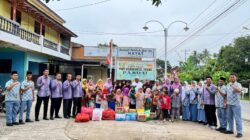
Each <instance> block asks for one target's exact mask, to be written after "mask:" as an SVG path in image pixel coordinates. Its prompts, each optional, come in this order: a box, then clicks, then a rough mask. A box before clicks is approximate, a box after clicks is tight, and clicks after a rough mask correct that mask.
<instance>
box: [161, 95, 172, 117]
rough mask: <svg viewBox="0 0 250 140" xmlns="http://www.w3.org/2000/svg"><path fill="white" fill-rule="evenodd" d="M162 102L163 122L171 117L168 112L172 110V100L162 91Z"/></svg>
mask: <svg viewBox="0 0 250 140" xmlns="http://www.w3.org/2000/svg"><path fill="white" fill-rule="evenodd" d="M160 102H161V109H162V117H163V121H166V120H167V118H168V116H169V114H168V112H169V110H170V108H171V98H170V97H169V96H168V93H167V91H161V99H160Z"/></svg>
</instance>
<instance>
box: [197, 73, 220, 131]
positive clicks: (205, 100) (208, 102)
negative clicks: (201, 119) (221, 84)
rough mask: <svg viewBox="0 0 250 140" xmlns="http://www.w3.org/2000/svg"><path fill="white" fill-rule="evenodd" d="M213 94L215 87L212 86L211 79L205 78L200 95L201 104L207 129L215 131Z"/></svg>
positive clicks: (215, 120)
mask: <svg viewBox="0 0 250 140" xmlns="http://www.w3.org/2000/svg"><path fill="white" fill-rule="evenodd" d="M215 93H216V87H215V85H214V84H212V77H211V76H207V77H206V85H205V86H204V88H203V90H202V94H201V98H202V104H204V109H205V114H206V118H207V123H208V125H207V126H208V127H210V128H211V129H215V128H216V126H217V119H216V114H215V111H216V107H215Z"/></svg>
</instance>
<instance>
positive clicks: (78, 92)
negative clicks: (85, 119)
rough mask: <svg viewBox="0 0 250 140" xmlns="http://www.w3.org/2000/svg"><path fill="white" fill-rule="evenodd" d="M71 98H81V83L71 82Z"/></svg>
mask: <svg viewBox="0 0 250 140" xmlns="http://www.w3.org/2000/svg"><path fill="white" fill-rule="evenodd" d="M72 86H73V91H74V92H73V97H74V98H79V97H82V96H83V91H82V84H81V81H77V80H74V81H73V84H72Z"/></svg>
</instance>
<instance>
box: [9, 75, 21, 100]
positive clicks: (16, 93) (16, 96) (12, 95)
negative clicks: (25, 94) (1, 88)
mask: <svg viewBox="0 0 250 140" xmlns="http://www.w3.org/2000/svg"><path fill="white" fill-rule="evenodd" d="M15 82H18V81H14V80H12V79H11V80H9V81H8V82H7V83H6V84H5V88H7V87H9V86H11V85H12V84H14V83H15ZM20 87H21V85H20V83H19V82H18V84H17V85H15V86H14V87H13V88H12V89H11V90H7V94H6V95H5V101H20Z"/></svg>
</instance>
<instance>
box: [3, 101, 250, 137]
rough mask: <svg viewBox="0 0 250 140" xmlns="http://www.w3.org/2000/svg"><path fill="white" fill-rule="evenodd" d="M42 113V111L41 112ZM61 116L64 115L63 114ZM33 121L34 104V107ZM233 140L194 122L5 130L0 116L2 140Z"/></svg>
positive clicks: (47, 124)
mask: <svg viewBox="0 0 250 140" xmlns="http://www.w3.org/2000/svg"><path fill="white" fill-rule="evenodd" d="M41 113H42V110H41ZM61 114H62V112H61ZM32 118H33V119H34V105H33V107H32ZM249 130H250V122H249V121H244V137H243V138H242V139H241V140H250V131H249ZM33 139H36V140H70V139H73V140H75V139H79V140H117V139H119V140H166V139H168V140H234V139H235V137H234V135H224V134H221V133H218V132H216V131H214V130H211V129H208V128H205V127H204V126H203V125H200V124H197V123H192V122H182V121H179V122H175V123H170V122H162V121H149V122H145V123H143V122H129V121H126V122H116V121H100V122H94V121H91V122H88V123H75V122H74V120H73V119H70V120H66V119H57V120H53V121H51V120H49V121H44V120H41V121H40V122H34V123H29V124H25V125H22V126H21V125H20V126H15V127H6V126H5V116H4V114H0V140H33Z"/></svg>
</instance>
